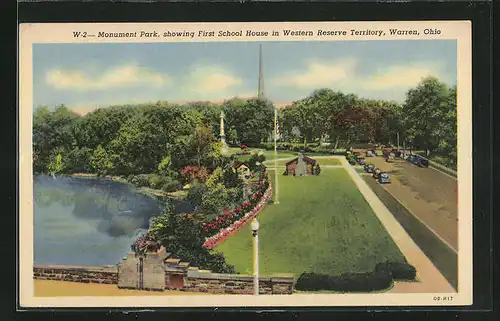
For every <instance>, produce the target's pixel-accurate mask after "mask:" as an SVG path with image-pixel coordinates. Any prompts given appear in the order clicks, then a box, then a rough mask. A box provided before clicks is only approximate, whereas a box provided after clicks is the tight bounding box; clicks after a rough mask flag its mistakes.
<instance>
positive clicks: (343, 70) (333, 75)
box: [272, 59, 357, 88]
mask: <svg viewBox="0 0 500 321" xmlns="http://www.w3.org/2000/svg"><path fill="white" fill-rule="evenodd" d="M356 64H357V61H356V60H354V59H345V60H341V61H335V62H330V63H325V62H320V61H309V62H308V63H307V68H306V69H305V70H303V71H298V72H295V73H293V74H288V75H285V76H282V77H278V78H275V79H274V80H273V81H272V83H273V84H276V85H280V86H293V87H297V88H317V87H322V86H329V85H332V84H334V83H335V82H340V81H345V80H348V79H349V77H351V76H352V75H353V74H354V68H355V67H356Z"/></svg>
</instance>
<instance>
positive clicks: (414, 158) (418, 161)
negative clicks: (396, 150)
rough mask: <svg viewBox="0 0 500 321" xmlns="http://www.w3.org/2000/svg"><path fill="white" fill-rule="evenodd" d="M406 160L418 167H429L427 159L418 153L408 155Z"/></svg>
mask: <svg viewBox="0 0 500 321" xmlns="http://www.w3.org/2000/svg"><path fill="white" fill-rule="evenodd" d="M407 160H408V162H410V163H411V164H413V165H417V166H419V167H424V168H427V167H429V161H428V160H427V159H425V158H423V157H422V156H420V155H410V156H408V159H407Z"/></svg>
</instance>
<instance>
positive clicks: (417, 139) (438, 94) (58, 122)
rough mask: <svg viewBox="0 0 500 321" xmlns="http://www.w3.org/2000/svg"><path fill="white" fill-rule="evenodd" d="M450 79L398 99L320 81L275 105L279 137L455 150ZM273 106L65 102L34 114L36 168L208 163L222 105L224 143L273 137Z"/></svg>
mask: <svg viewBox="0 0 500 321" xmlns="http://www.w3.org/2000/svg"><path fill="white" fill-rule="evenodd" d="M456 101H457V98H456V87H452V88H449V87H448V86H447V85H446V84H444V83H443V82H441V81H440V80H439V79H437V78H434V77H428V78H425V79H423V80H422V81H421V82H420V83H419V84H418V85H417V86H416V87H415V88H412V89H410V90H409V91H408V92H407V94H406V99H405V101H404V102H403V103H397V102H391V101H382V100H370V99H363V98H359V97H357V96H356V95H354V94H344V93H341V92H337V91H333V90H331V89H319V90H316V91H314V92H313V93H312V94H311V95H309V96H308V97H305V98H303V99H301V100H298V101H295V102H293V103H292V104H290V105H289V106H286V107H284V108H282V109H280V110H279V116H280V134H281V137H280V140H281V141H285V142H296V143H297V142H300V143H303V144H304V145H307V144H308V143H311V142H318V141H321V140H322V141H324V142H327V143H330V144H331V146H332V147H335V146H338V145H339V144H344V145H345V144H350V143H353V142H368V141H372V142H377V143H391V142H392V143H395V142H396V139H397V136H398V135H399V137H400V141H401V142H403V141H404V142H406V143H407V144H409V145H412V146H414V147H415V148H420V149H428V150H430V151H431V152H434V153H438V154H448V155H451V156H452V157H456V147H457V146H456V145H457V143H456V142H457V134H456V128H457V127H456V126H457V121H456ZM273 108H274V107H273V105H272V103H271V102H269V101H265V100H258V99H248V100H243V99H237V98H235V99H231V100H228V101H225V102H224V103H222V104H212V103H208V102H195V103H190V104H186V105H176V104H170V103H167V102H158V103H156V104H145V105H126V106H112V107H108V108H102V109H98V110H95V111H93V112H91V113H88V114H86V115H84V116H81V115H78V114H76V113H74V112H73V111H71V110H70V109H69V108H67V107H65V106H64V105H61V106H57V107H56V108H54V109H50V108H48V107H46V106H42V107H40V108H37V109H36V110H35V112H34V116H33V168H34V171H35V172H36V173H74V172H87V173H97V174H101V175H138V174H146V173H153V172H161V171H163V172H168V171H177V172H179V171H180V169H182V168H183V167H185V166H188V165H193V166H198V167H200V166H213V165H214V164H216V163H217V159H218V157H219V155H218V151H219V150H220V146H219V145H218V144H219V142H218V133H219V124H220V118H219V116H220V112H221V111H224V113H225V115H226V122H225V132H226V140H227V142H228V143H229V144H231V145H239V144H245V145H248V146H254V147H256V146H259V144H260V143H261V142H263V141H266V140H267V139H269V138H270V137H271V133H272V130H273V126H274V124H273V120H274V118H273Z"/></svg>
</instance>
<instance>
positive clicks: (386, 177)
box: [378, 172, 391, 184]
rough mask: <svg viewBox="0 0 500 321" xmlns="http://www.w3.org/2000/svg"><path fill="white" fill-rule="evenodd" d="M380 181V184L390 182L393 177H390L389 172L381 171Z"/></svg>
mask: <svg viewBox="0 0 500 321" xmlns="http://www.w3.org/2000/svg"><path fill="white" fill-rule="evenodd" d="M378 182H379V183H380V184H389V183H390V182H391V179H390V178H389V174H387V173H385V172H381V173H380V174H379V178H378Z"/></svg>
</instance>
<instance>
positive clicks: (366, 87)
mask: <svg viewBox="0 0 500 321" xmlns="http://www.w3.org/2000/svg"><path fill="white" fill-rule="evenodd" d="M357 64H358V62H357V61H356V60H354V59H345V60H338V61H334V62H318V61H309V62H308V63H307V64H306V66H307V67H306V68H305V69H302V70H296V71H294V72H293V73H290V74H288V75H285V76H283V77H277V78H274V79H273V81H272V84H273V85H275V86H284V87H292V88H297V89H314V88H320V87H330V88H337V89H344V90H352V91H354V92H358V91H360V90H361V91H383V90H394V89H406V88H409V87H412V86H415V85H417V84H418V83H419V82H420V81H421V80H422V78H424V77H426V76H430V75H432V76H436V77H438V78H441V79H443V78H444V77H443V75H442V74H441V72H440V69H441V66H440V65H439V64H436V63H434V62H418V63H416V64H410V65H392V66H387V67H386V68H383V69H379V70H378V71H377V72H375V73H374V74H372V75H368V76H367V75H360V74H358V73H357V70H356V67H357Z"/></svg>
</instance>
